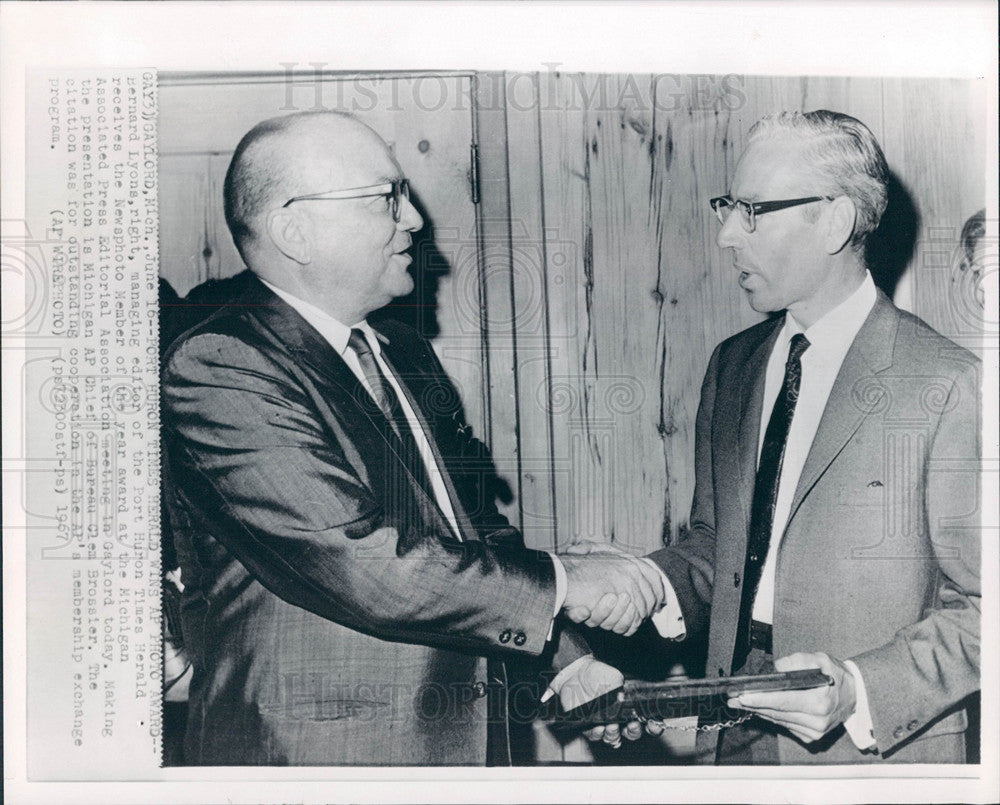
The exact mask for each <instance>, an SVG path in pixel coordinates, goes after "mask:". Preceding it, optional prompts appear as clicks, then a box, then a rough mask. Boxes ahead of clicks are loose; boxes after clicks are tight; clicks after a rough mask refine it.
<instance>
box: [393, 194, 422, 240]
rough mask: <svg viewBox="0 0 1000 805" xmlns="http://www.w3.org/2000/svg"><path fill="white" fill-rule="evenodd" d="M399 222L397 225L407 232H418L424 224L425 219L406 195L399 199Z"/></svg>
mask: <svg viewBox="0 0 1000 805" xmlns="http://www.w3.org/2000/svg"><path fill="white" fill-rule="evenodd" d="M399 203H400V204H401V205H402V206H401V207H400V208H399V223H398V224H397V225H396V226H397V227H399V228H400V229H402V230H405V231H407V232H416V231H417V230H418V229H420V228H421V227H422V226H423V225H424V219H423V218H422V217H421V216H420V213H419V212H417V208H416V207H414V206H413V202H412V201H410V200H409V199H408V198H407V197H406V196H403V197H402V198H400V199H399Z"/></svg>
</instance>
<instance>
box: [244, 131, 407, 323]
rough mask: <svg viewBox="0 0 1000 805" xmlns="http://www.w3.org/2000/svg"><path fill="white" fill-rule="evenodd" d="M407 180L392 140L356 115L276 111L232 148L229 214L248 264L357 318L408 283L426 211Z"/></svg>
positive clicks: (349, 319) (300, 294)
mask: <svg viewBox="0 0 1000 805" xmlns="http://www.w3.org/2000/svg"><path fill="white" fill-rule="evenodd" d="M404 186H405V185H404V177H403V174H402V171H401V169H400V167H399V164H398V163H397V162H396V159H395V158H394V157H393V155H392V153H391V152H390V151H389V147H388V146H387V145H386V144H385V142H383V140H382V139H381V138H380V137H379V136H378V135H377V134H376V133H375V132H374V131H372V130H371V129H370V128H368V127H367V126H365V125H364V124H363V123H360V122H359V121H357V120H355V119H354V118H352V117H350V116H348V115H344V114H338V113H335V112H306V113H302V114H294V115H288V116H287V117H279V118H273V119H271V120H265V121H264V122H263V123H260V124H258V125H257V126H254V128H253V129H251V130H250V131H249V132H248V133H247V134H246V136H245V137H244V138H243V139H242V141H241V142H240V144H239V146H237V148H236V152H235V154H234V155H233V160H232V163H231V164H230V166H229V172H228V173H227V175H226V184H225V202H226V222H227V223H228V224H229V228H230V231H231V232H232V233H233V239H234V240H235V241H236V246H237V248H238V249H239V250H240V254H241V255H242V256H243V260H244V262H245V263H246V264H247V267H248V268H249V269H250V270H251V271H253V272H254V273H255V274H257V275H258V276H259V277H260V278H261V279H264V280H267V281H268V282H270V283H271V284H272V285H274V286H275V287H277V288H280V289H282V290H284V291H286V292H288V293H290V294H292V295H293V296H295V297H297V298H299V299H302V300H308V301H309V302H310V303H312V304H315V305H317V306H319V307H320V308H321V309H322V310H325V311H326V312H327V313H328V314H329V315H331V316H333V317H334V318H337V319H338V320H339V321H341V322H343V323H344V324H348V325H353V324H354V323H356V322H358V321H361V320H362V319H363V318H364V317H365V316H367V315H368V314H369V313H370V312H372V311H373V310H377V309H378V308H380V307H383V306H384V305H386V304H388V303H389V302H391V301H392V300H393V299H394V298H396V297H399V296H405V295H406V294H408V293H409V292H410V291H412V290H413V278H412V277H411V276H410V274H409V271H408V267H409V265H410V262H411V257H410V255H409V254H408V253H407V251H408V249H409V248H410V246H411V245H412V237H411V233H413V232H415V231H417V230H418V229H420V227H421V226H422V225H423V219H422V218H421V217H420V213H418V212H417V210H416V208H414V206H413V205H412V204H411V203H410V201H409V198H408V196H407V195H406V194H404V192H403V189H404ZM354 191H360V192H354ZM293 202H294V203H293Z"/></svg>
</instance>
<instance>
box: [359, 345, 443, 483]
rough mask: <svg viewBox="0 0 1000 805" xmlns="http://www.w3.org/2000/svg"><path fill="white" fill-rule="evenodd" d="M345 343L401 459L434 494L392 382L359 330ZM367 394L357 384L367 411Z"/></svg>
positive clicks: (363, 405) (360, 397) (369, 405)
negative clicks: (394, 437) (397, 444)
mask: <svg viewBox="0 0 1000 805" xmlns="http://www.w3.org/2000/svg"><path fill="white" fill-rule="evenodd" d="M347 346H349V347H350V348H351V349H353V350H354V353H355V354H356V355H357V356H358V363H360V364H361V371H362V372H363V373H364V375H365V380H367V381H368V386H369V389H370V392H371V395H370V396H371V399H373V400H374V401H375V404H376V405H377V406H378V408H379V410H380V411H381V412H382V414H383V415H384V416H385V418H386V419H387V420H388V421H389V424H390V425H392V429H393V431H395V433H396V435H397V436H398V437H399V440H400V442H402V446H403V455H402V457H403V460H404V463H405V464H406V465H407V466H408V467H409V469H410V471H411V472H412V473H413V474H414V476H415V477H416V478H417V480H418V481H419V482H420V483H421V484H422V485H423V487H424V489H425V490H426V491H427V492H428V493H429V494H431V496H432V497H433V492H432V491H431V485H430V483H429V480H428V478H427V469H426V467H425V466H424V461H423V458H421V456H420V450H419V448H418V447H417V441H416V439H414V437H413V431H412V429H411V428H410V423H409V421H408V420H407V419H406V415H405V414H404V413H403V409H402V407H401V406H400V404H399V397H398V396H396V392H395V391H394V390H393V388H392V385H391V384H390V383H389V381H388V380H386V377H385V375H384V374H382V370H381V369H380V368H379V365H378V361H376V360H375V355H374V354H373V353H372V349H371V347H370V346H369V345H368V339H366V338H365V336H364V333H362V332H361V330H357V329H353V330H351V336H350V338H348V339H347ZM368 397H369V395H368V394H366V393H365V390H364V389H363V388H359V393H358V398H359V400H358V401H359V402H360V403H361V404H362V407H364V408H367V409H368V410H369V411H370V409H371V402H370V401H369V399H368ZM372 413H374V412H372Z"/></svg>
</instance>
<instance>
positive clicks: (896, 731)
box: [892, 727, 903, 740]
mask: <svg viewBox="0 0 1000 805" xmlns="http://www.w3.org/2000/svg"><path fill="white" fill-rule="evenodd" d="M892 737H893V738H895V739H896V740H899V739H900V738H902V737H903V728H902V727H896V729H894V730H893V731H892Z"/></svg>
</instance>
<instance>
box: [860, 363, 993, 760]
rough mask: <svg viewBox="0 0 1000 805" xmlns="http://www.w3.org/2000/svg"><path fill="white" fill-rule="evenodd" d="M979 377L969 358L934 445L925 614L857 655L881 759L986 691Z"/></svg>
mask: <svg viewBox="0 0 1000 805" xmlns="http://www.w3.org/2000/svg"><path fill="white" fill-rule="evenodd" d="M978 377H979V364H978V362H971V361H970V362H969V363H968V364H967V365H966V369H965V371H963V372H961V373H960V374H959V375H958V376H957V377H956V378H955V380H954V381H953V384H952V386H951V390H950V393H949V394H948V397H947V399H946V400H944V402H943V405H942V406H941V410H942V411H943V413H942V415H941V416H940V418H939V421H938V426H937V429H936V432H935V433H933V434H932V435H931V439H932V442H931V443H930V445H929V446H928V452H927V460H926V464H925V469H924V478H923V482H924V487H925V489H924V496H925V497H924V508H925V517H926V524H927V529H928V533H929V535H930V544H931V547H932V549H933V551H934V555H935V559H936V561H937V565H938V568H939V573H938V579H937V584H936V586H935V589H934V590H933V591H932V598H931V600H930V601H928V604H927V607H926V610H925V611H926V612H927V616H926V617H925V618H924V619H923V620H920V621H918V622H917V623H914V624H912V625H910V626H907V627H905V628H903V629H900V630H899V631H898V632H897V633H896V635H895V636H894V638H893V640H892V641H891V642H889V643H888V644H886V645H883V646H880V647H878V648H876V649H874V650H872V651H868V652H865V653H863V654H860V655H858V656H856V657H852V658H851V659H852V660H853V661H854V662H855V663H856V664H857V666H858V669H859V670H860V671H861V675H862V677H863V679H864V681H865V688H866V689H867V693H868V702H869V707H870V710H871V715H872V722H873V725H874V729H875V739H876V743H877V744H878V747H879V749H880V750H881V751H882V752H883V753H884V752H885V751H886V750H888V749H890V748H891V747H892V746H893V745H895V744H897V743H899V742H900V741H901V740H905V739H907V738H909V737H910V736H911V735H913V734H914V732H918V731H919V730H921V729H922V728H923V727H925V726H926V725H927V724H928V723H929V722H931V721H933V720H934V719H936V718H937V717H939V716H940V715H941V713H942V712H943V711H945V710H947V709H948V708H949V707H950V706H951V705H953V704H955V703H956V702H958V701H960V700H961V699H963V698H964V697H965V696H967V695H968V694H970V693H972V692H974V691H976V690H978V689H979V687H980V679H979V653H980V648H979V646H980V612H981V595H982V590H981V583H980V552H981V538H982V533H981V525H980V512H981V505H980V496H979V494H980V484H979V480H980V476H979V469H980V436H979V423H980V418H979V406H980V392H979V383H978ZM928 404H929V405H933V403H932V402H928Z"/></svg>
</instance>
